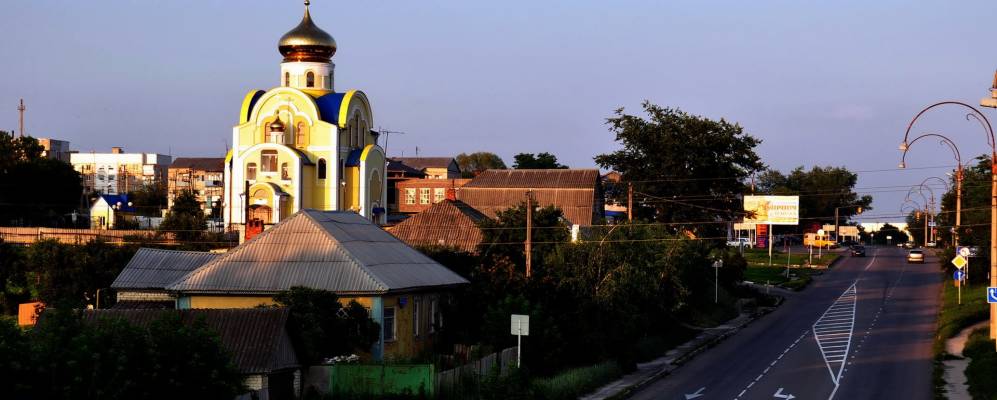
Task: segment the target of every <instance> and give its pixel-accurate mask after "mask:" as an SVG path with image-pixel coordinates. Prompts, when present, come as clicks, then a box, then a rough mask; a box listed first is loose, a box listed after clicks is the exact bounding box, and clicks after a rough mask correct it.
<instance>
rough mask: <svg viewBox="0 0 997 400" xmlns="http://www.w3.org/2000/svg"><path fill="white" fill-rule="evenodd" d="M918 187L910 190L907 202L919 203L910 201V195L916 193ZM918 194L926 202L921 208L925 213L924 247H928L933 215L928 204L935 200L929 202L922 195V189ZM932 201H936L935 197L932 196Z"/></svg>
mask: <svg viewBox="0 0 997 400" xmlns="http://www.w3.org/2000/svg"><path fill="white" fill-rule="evenodd" d="M916 187H918V186H914V187H911V188H910V190H908V191H907V201H910V202H912V203H914V204H917V203H916V202H914V201H912V200H911V199H910V194H911V193H914V188H916ZM917 194H919V195H921V198H922V199H923V200H924V204H925V206H924V207H922V208H921V210H923V211H924V242H923V245H924V247H928V218H929V216H930V215H931V212H930V211H928V204H931V203H933V202H934V200H932V202H928V199H927V198H926V197H924V193H921V191H920V189H918V191H917ZM932 199H934V195H932ZM917 217H918V218H920V216H917ZM912 233H913V232H912ZM913 239H914V238H913V237H912V238H911V241H912V242H913V241H914V240H913Z"/></svg>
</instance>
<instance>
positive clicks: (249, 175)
mask: <svg viewBox="0 0 997 400" xmlns="http://www.w3.org/2000/svg"><path fill="white" fill-rule="evenodd" d="M246 179H249V180H251V181H255V180H256V163H254V162H251V163H249V164H246Z"/></svg>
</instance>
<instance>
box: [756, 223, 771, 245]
mask: <svg viewBox="0 0 997 400" xmlns="http://www.w3.org/2000/svg"><path fill="white" fill-rule="evenodd" d="M755 229H756V230H755V232H758V236H757V237H755V246H757V247H758V248H759V249H764V248H766V247H769V226H768V225H758V226H757V227H756V228H755Z"/></svg>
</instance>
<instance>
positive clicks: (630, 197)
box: [627, 182, 634, 222]
mask: <svg viewBox="0 0 997 400" xmlns="http://www.w3.org/2000/svg"><path fill="white" fill-rule="evenodd" d="M633 220H634V184H633V182H627V222H633Z"/></svg>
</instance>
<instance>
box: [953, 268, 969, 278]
mask: <svg viewBox="0 0 997 400" xmlns="http://www.w3.org/2000/svg"><path fill="white" fill-rule="evenodd" d="M964 277H966V273H965V272H962V270H961V269H957V270H955V272H953V273H952V279H954V280H957V281H961V280H962V278H964Z"/></svg>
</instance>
